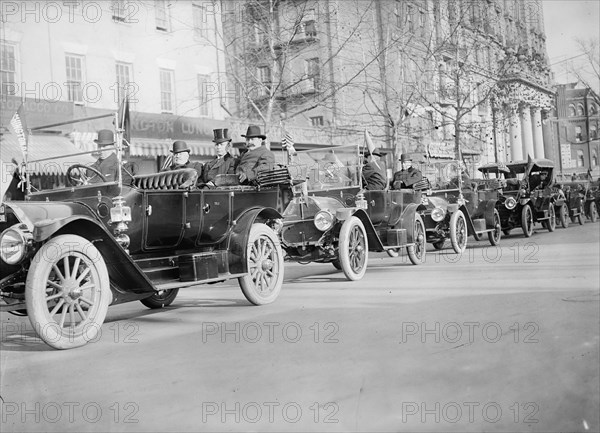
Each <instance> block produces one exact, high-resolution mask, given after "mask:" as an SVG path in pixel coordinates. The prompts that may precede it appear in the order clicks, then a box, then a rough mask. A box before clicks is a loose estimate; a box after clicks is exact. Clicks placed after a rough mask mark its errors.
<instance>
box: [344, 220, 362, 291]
mask: <svg viewBox="0 0 600 433" xmlns="http://www.w3.org/2000/svg"><path fill="white" fill-rule="evenodd" d="M339 239H340V240H339V252H338V254H339V255H338V257H339V260H340V265H341V266H342V271H344V275H346V278H348V279H349V280H351V281H357V280H360V279H361V278H362V277H363V276H364V275H365V272H366V270H367V261H368V260H369V246H368V243H367V232H366V231H365V226H364V225H363V223H362V221H361V220H360V219H358V218H357V217H355V216H353V217H350V218H348V219H347V220H346V221H344V224H342V228H341V229H340V238H339Z"/></svg>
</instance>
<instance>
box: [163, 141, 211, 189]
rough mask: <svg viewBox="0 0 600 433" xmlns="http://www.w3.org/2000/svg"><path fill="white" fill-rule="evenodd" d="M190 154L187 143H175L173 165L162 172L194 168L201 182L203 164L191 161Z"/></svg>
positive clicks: (172, 151)
mask: <svg viewBox="0 0 600 433" xmlns="http://www.w3.org/2000/svg"><path fill="white" fill-rule="evenodd" d="M190 152H191V149H190V148H189V147H188V145H187V143H186V142H185V141H182V140H177V141H175V142H173V149H172V150H171V153H172V154H173V163H172V164H171V165H170V166H169V167H167V168H164V169H162V170H161V171H168V170H178V169H180V168H193V169H194V170H196V172H197V173H198V180H199V179H200V178H201V176H202V163H201V162H192V161H190Z"/></svg>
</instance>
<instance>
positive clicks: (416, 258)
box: [406, 215, 427, 265]
mask: <svg viewBox="0 0 600 433" xmlns="http://www.w3.org/2000/svg"><path fill="white" fill-rule="evenodd" d="M413 239H414V241H415V243H414V245H410V246H408V247H406V252H407V253H408V258H409V259H410V262H411V263H412V264H413V265H420V264H421V263H423V262H424V261H425V251H426V248H427V241H426V240H425V224H423V219H422V218H421V217H420V216H419V215H415V225H414V232H413Z"/></svg>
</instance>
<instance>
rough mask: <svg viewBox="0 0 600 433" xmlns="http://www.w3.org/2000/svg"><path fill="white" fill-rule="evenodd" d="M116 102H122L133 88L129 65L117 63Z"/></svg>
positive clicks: (131, 67) (131, 66)
mask: <svg viewBox="0 0 600 433" xmlns="http://www.w3.org/2000/svg"><path fill="white" fill-rule="evenodd" d="M116 75H117V86H118V88H117V101H122V100H123V98H124V97H125V96H127V95H128V92H129V91H130V90H132V89H131V87H132V86H133V84H134V83H133V65H132V64H131V63H123V62H117V64H116Z"/></svg>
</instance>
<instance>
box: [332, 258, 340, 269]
mask: <svg viewBox="0 0 600 433" xmlns="http://www.w3.org/2000/svg"><path fill="white" fill-rule="evenodd" d="M331 264H332V265H333V267H334V268H336V269H337V270H338V271H341V270H342V265H340V261H339V259H335V260H333V261H332V262H331Z"/></svg>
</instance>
